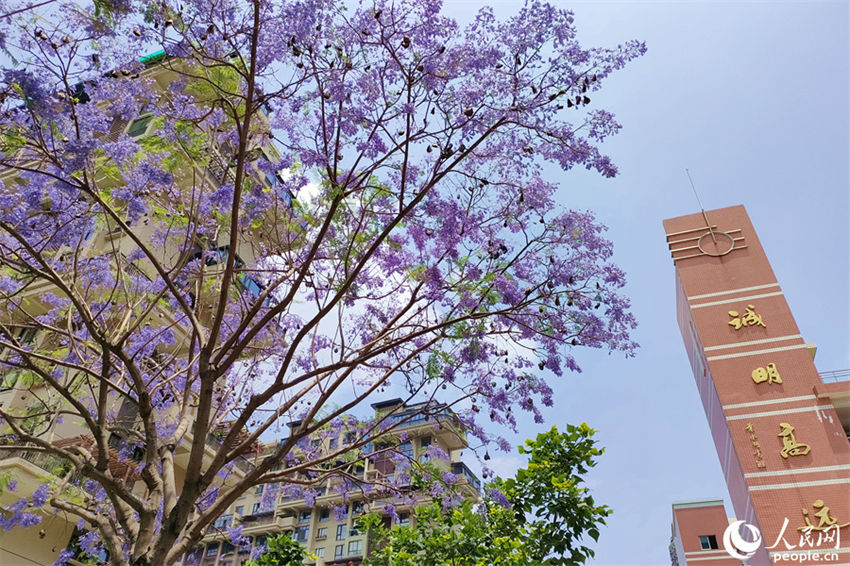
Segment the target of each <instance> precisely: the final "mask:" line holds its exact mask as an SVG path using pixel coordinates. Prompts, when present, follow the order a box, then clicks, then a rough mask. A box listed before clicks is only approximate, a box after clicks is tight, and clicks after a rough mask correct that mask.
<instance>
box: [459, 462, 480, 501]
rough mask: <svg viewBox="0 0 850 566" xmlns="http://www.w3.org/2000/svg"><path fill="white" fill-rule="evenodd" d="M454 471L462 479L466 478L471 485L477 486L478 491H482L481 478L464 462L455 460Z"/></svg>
mask: <svg viewBox="0 0 850 566" xmlns="http://www.w3.org/2000/svg"><path fill="white" fill-rule="evenodd" d="M452 473H453V474H455V475H456V476H458V477H459V478H461V480H463V479H466V481H467V482H469V485H471V486H472V487H473V488H475V491H476V493H478V492H480V491H481V480H479V479H478V476H476V475H475V474H473V473H472V470H470V469H469V468H468V467H467V466H466V464H464V463H463V462H453V463H452Z"/></svg>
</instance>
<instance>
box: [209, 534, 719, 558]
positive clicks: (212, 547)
mask: <svg viewBox="0 0 850 566" xmlns="http://www.w3.org/2000/svg"><path fill="white" fill-rule="evenodd" d="M700 538H702V537H700ZM216 554H218V543H217V542H213V543H210V544H209V545H207V552H206V556H215V555H216Z"/></svg>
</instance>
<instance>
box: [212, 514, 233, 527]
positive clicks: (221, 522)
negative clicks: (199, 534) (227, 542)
mask: <svg viewBox="0 0 850 566" xmlns="http://www.w3.org/2000/svg"><path fill="white" fill-rule="evenodd" d="M231 522H233V515H222V516H221V517H219V518H218V519H216V520H215V522H214V523H213V526H214V527H215V528H217V529H227V528H229V527H230V523H231Z"/></svg>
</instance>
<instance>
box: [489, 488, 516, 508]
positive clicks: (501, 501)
mask: <svg viewBox="0 0 850 566" xmlns="http://www.w3.org/2000/svg"><path fill="white" fill-rule="evenodd" d="M487 497H489V498H490V499H491V500H492V501H493V502H494V503H496V504H497V505H501V506H502V507H504V508H506V509H510V508H511V502H510V501H508V498H507V497H506V496H505V494H504V493H502V492H501V491H499V490H498V489H495V488H490V489H488V490H487Z"/></svg>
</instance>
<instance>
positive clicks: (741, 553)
mask: <svg viewBox="0 0 850 566" xmlns="http://www.w3.org/2000/svg"><path fill="white" fill-rule="evenodd" d="M741 525H743V526H744V528H745V529H747V530H748V531H749V533H750V535H751V536H752V538H753V540H752V541H748V540H744V538H743V537H742V536H741ZM759 546H761V532H760V531H759V530H758V528H756V527H754V526H753V525H751V524H749V523H745V522H744V521H735V522H734V523H731V524H730V525H729V526H728V527H726V530H725V531H724V532H723V548H725V549H726V552H727V553H728V554H729V556H731V557H732V558H737V559H738V560H746V559H747V558H749V557H751V556H753V555H754V554H755V553H756V551H757V550H758V548H759Z"/></svg>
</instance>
